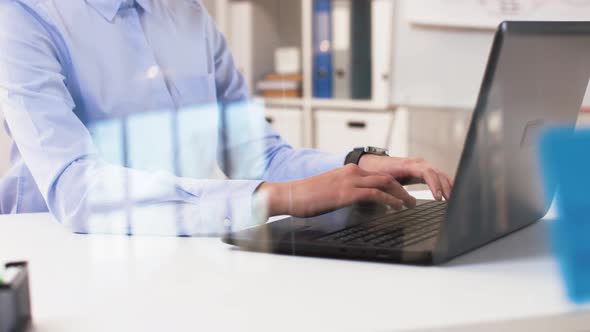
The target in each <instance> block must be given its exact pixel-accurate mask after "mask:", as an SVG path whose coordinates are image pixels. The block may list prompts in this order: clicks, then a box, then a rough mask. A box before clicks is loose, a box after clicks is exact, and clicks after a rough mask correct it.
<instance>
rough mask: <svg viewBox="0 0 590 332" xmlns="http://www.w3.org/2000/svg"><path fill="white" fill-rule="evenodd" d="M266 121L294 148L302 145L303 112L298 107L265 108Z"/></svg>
mask: <svg viewBox="0 0 590 332" xmlns="http://www.w3.org/2000/svg"><path fill="white" fill-rule="evenodd" d="M265 114H266V121H268V122H269V123H270V124H271V125H272V127H273V128H274V129H275V130H276V131H277V132H278V133H279V134H280V135H281V137H282V138H283V139H284V140H285V141H286V142H287V143H289V144H290V145H291V146H293V147H294V148H295V149H300V148H302V147H303V112H302V110H301V109H298V108H281V109H278V108H267V109H266V111H265Z"/></svg>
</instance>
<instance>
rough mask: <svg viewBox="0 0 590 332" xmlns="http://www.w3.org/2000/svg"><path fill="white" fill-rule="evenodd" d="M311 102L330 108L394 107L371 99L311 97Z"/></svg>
mask: <svg viewBox="0 0 590 332" xmlns="http://www.w3.org/2000/svg"><path fill="white" fill-rule="evenodd" d="M309 103H310V105H311V107H312V108H328V109H349V110H368V111H383V110H387V109H391V108H392V107H391V105H388V104H380V103H376V102H374V101H371V100H350V99H311V100H310V101H309Z"/></svg>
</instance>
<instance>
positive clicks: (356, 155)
mask: <svg viewBox="0 0 590 332" xmlns="http://www.w3.org/2000/svg"><path fill="white" fill-rule="evenodd" d="M364 154H365V150H364V149H354V150H352V151H351V152H350V153H349V154H348V155H346V158H345V159H344V165H348V164H355V165H358V164H359V162H360V161H361V157H362V156H363V155H364Z"/></svg>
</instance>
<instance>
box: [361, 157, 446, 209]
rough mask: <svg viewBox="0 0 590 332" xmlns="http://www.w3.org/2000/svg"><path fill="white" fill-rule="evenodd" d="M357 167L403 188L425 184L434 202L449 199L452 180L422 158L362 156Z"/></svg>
mask: <svg viewBox="0 0 590 332" xmlns="http://www.w3.org/2000/svg"><path fill="white" fill-rule="evenodd" d="M359 165H360V167H361V168H363V169H366V170H368V171H371V172H378V173H382V174H388V175H390V176H392V177H394V178H395V179H396V180H397V181H398V182H400V183H401V184H403V185H404V186H407V185H411V184H419V183H424V184H427V185H428V187H429V188H430V191H432V195H433V196H434V198H435V199H436V200H439V201H440V200H442V199H443V197H444V198H445V199H446V200H449V199H450V198H451V191H452V189H453V180H451V178H450V177H449V176H448V175H446V174H445V173H443V172H441V171H439V170H438V169H436V168H434V167H433V166H432V165H430V164H429V163H428V162H427V161H426V160H424V159H422V158H394V157H384V156H376V155H369V154H367V155H364V156H363V157H362V158H361V160H360V162H359Z"/></svg>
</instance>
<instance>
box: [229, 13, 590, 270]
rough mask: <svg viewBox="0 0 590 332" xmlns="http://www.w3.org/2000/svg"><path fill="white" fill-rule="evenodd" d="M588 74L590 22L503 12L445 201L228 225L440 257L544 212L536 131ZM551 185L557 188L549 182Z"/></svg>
mask: <svg viewBox="0 0 590 332" xmlns="http://www.w3.org/2000/svg"><path fill="white" fill-rule="evenodd" d="M589 79H590V22H503V23H502V24H501V25H500V26H499V28H498V30H497V32H496V35H495V38H494V42H493V46H492V50H491V54H490V56H489V61H488V65H487V69H486V72H485V76H484V79H483V83H482V86H481V90H480V94H479V98H478V101H477V104H476V107H475V110H474V113H473V117H472V120H471V125H470V128H469V131H468V134H467V138H466V142H465V145H464V148H463V153H462V156H461V160H460V162H459V167H458V172H457V177H456V180H455V186H454V188H453V192H452V199H451V200H450V201H449V202H437V201H419V202H418V205H417V206H416V207H415V208H413V209H405V210H402V211H395V210H393V209H390V208H388V207H386V206H381V205H357V206H350V207H347V208H343V209H340V210H337V211H334V212H332V213H328V214H325V215H322V216H319V217H314V218H306V219H302V218H287V219H283V220H280V221H276V222H273V223H268V224H264V225H261V226H257V227H253V228H249V229H246V230H243V231H238V232H234V233H230V234H227V235H226V236H224V238H223V239H222V240H223V241H224V242H225V243H228V244H232V245H235V246H239V247H241V248H243V249H246V250H254V251H263V252H269V253H281V254H289V255H305V256H322V257H333V258H345V259H358V260H376V261H385V262H394V263H404V264H418V265H436V264H441V263H444V262H447V261H449V260H450V259H452V258H454V257H457V256H459V255H461V254H464V253H467V252H469V251H472V250H474V249H476V248H479V247H481V246H483V245H486V244H488V243H490V242H492V241H495V240H497V239H499V238H501V237H504V236H506V235H508V234H510V233H513V232H516V231H518V230H520V229H522V228H524V227H527V226H529V225H531V224H533V223H534V222H536V221H537V220H539V219H541V218H542V217H543V216H544V215H545V214H546V213H547V210H548V208H549V207H548V206H547V204H546V200H545V198H544V197H545V191H544V188H543V183H542V179H541V172H540V169H539V165H538V164H539V163H538V153H537V140H538V135H539V133H540V132H541V131H542V130H543V129H544V128H545V127H547V126H553V125H561V126H569V127H574V126H575V123H576V120H577V117H578V113H579V111H580V108H581V104H582V102H583V99H584V94H585V92H586V88H587V87H588V81H589ZM549 190H554V188H549Z"/></svg>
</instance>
